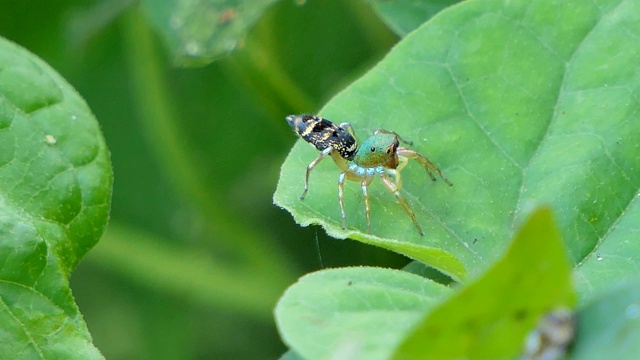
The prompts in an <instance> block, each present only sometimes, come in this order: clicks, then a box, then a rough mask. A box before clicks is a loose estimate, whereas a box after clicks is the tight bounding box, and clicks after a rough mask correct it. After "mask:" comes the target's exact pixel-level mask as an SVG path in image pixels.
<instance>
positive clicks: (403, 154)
mask: <svg viewBox="0 0 640 360" xmlns="http://www.w3.org/2000/svg"><path fill="white" fill-rule="evenodd" d="M397 154H398V157H400V158H405V159H407V160H411V159H414V160H416V161H417V162H418V163H419V164H420V165H422V167H424V168H425V170H427V174H429V177H430V178H431V180H433V181H436V177H435V176H434V175H433V173H436V174H438V175H439V176H440V178H442V180H444V182H445V183H446V184H447V185H449V186H453V184H452V183H451V181H449V180H447V178H446V177H444V175H443V174H442V171H440V169H438V167H437V166H435V165H434V164H433V163H432V162H431V161H429V159H428V158H427V157H426V156H424V155H422V154H420V153H419V152H417V151H413V150H411V149H405V148H403V147H399V148H398V150H397ZM401 163H402V161H401ZM402 167H404V165H403V166H402ZM400 169H401V167H400V168H399V169H398V170H400Z"/></svg>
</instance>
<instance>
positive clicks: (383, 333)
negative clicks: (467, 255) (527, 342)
mask: <svg viewBox="0 0 640 360" xmlns="http://www.w3.org/2000/svg"><path fill="white" fill-rule="evenodd" d="M533 252H535V253H536V256H531V254H532V253H533ZM570 270H571V267H570V264H569V262H568V259H567V257H566V252H565V250H564V247H563V245H562V241H561V239H560V236H559V233H558V231H557V229H556V228H555V226H554V224H553V222H552V219H551V213H550V212H549V211H548V210H541V211H538V212H536V213H535V214H534V215H533V216H532V218H531V219H530V220H529V221H528V222H527V223H526V224H525V225H524V227H523V228H522V229H521V230H520V231H519V233H518V235H516V237H515V239H514V240H513V243H512V246H511V248H510V249H509V251H508V252H507V254H506V255H505V257H504V258H503V259H501V260H500V261H498V262H497V263H496V264H495V266H493V267H492V268H491V269H490V270H489V271H488V272H487V273H486V274H484V275H483V276H482V277H481V278H479V279H477V280H476V281H475V282H474V283H472V284H469V285H467V286H465V287H463V288H460V289H457V291H455V292H454V293H453V294H452V293H451V291H449V289H448V288H446V287H443V286H442V285H438V284H436V283H434V282H432V281H430V280H429V279H425V278H422V277H419V276H415V275H412V274H407V273H402V272H398V271H395V270H389V269H376V268H343V269H332V270H324V271H320V272H317V273H313V274H310V275H307V276H305V277H303V278H301V279H300V280H299V282H298V283H296V284H294V285H292V286H291V287H290V288H289V290H287V292H285V294H284V295H283V297H282V299H281V300H280V302H279V303H278V306H277V307H276V320H277V322H278V326H279V329H280V331H281V333H282V336H283V338H284V340H285V342H287V344H289V345H290V346H291V347H292V349H294V350H295V352H296V353H297V354H300V355H302V357H304V358H308V359H316V358H332V357H335V358H349V359H387V358H390V357H391V355H392V354H393V356H394V357H396V358H401V359H414V358H428V359H449V358H451V359H458V358H486V359H493V358H504V357H506V356H515V355H517V354H518V353H519V352H520V350H521V348H522V344H523V342H524V336H525V334H526V332H527V331H528V330H529V329H531V328H532V326H533V325H534V324H535V323H536V321H537V319H538V318H539V317H540V316H541V315H542V314H544V313H545V312H546V311H548V310H549V309H553V308H556V307H561V306H571V305H573V302H574V298H575V296H574V293H573V289H572V286H571V279H570V275H571V272H570ZM445 298H448V299H447V300H446V301H445V302H442V299H445ZM425 314H426V317H425ZM422 318H424V319H422ZM421 319H422V320H421ZM493 339H499V341H493ZM396 348H398V350H397V351H396V352H395V354H394V353H393V351H394V349H396Z"/></svg>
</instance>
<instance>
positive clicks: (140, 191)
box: [0, 0, 407, 359]
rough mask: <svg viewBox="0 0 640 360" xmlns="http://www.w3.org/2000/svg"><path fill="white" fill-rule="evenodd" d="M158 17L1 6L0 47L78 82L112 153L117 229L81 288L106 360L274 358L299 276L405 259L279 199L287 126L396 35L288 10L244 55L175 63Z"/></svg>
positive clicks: (335, 11) (306, 6)
mask: <svg viewBox="0 0 640 360" xmlns="http://www.w3.org/2000/svg"><path fill="white" fill-rule="evenodd" d="M143 5H144V6H143ZM153 6H154V5H153V2H152V1H150V2H149V3H144V2H143V3H139V2H137V1H132V0H101V1H90V0H72V1H67V0H65V1H61V0H52V1H35V0H4V1H2V2H0V36H3V37H6V38H8V39H10V40H13V41H15V42H16V43H18V44H20V45H22V46H24V47H26V48H27V49H28V50H30V51H32V52H34V53H35V54H37V55H38V56H40V57H42V58H43V59H44V60H45V61H47V62H48V63H49V64H50V65H52V66H53V67H54V68H55V69H56V70H57V71H59V72H60V73H61V74H62V75H63V76H64V77H65V78H66V79H67V80H68V81H69V82H70V83H71V84H72V85H73V86H75V87H76V89H77V90H78V91H79V92H80V94H81V95H82V96H83V97H84V98H85V99H86V101H87V103H88V104H89V106H90V107H91V109H92V110H93V112H94V113H95V115H96V117H97V119H98V121H99V122H100V125H101V127H102V129H103V132H104V136H105V138H106V140H107V143H108V145H109V148H110V151H111V156H112V161H113V167H114V176H115V185H114V191H113V206H112V212H111V220H110V224H109V227H108V229H107V232H106V234H105V236H104V237H103V239H102V240H101V241H100V243H99V244H98V245H97V246H96V248H94V249H93V251H91V252H90V253H89V255H88V256H87V257H86V258H85V259H84V260H83V261H82V263H81V265H80V266H79V268H78V269H76V271H75V272H74V274H73V276H72V278H71V285H72V289H73V293H74V295H75V297H76V301H77V303H78V305H79V307H80V310H81V312H82V313H83V314H84V317H85V320H86V322H87V325H88V327H89V330H90V331H91V333H92V336H93V338H94V343H95V345H96V346H97V347H98V348H99V349H100V350H101V351H102V352H103V354H104V355H105V357H106V358H108V359H213V358H234V359H237V358H247V359H270V358H277V357H278V356H279V355H280V354H282V353H283V352H284V351H285V347H284V345H283V344H282V343H281V341H280V340H279V337H278V334H277V330H276V328H275V325H274V321H273V316H272V309H273V307H274V305H275V303H276V301H277V299H278V297H279V296H280V295H281V294H282V292H283V291H284V290H285V289H286V287H287V286H288V285H289V284H291V283H293V282H294V281H295V280H296V279H297V278H298V277H299V276H301V275H302V274H304V273H307V272H310V271H314V270H317V269H320V268H322V267H325V268H326V267H336V266H343V265H358V264H366V265H381V266H392V267H400V266H402V265H403V264H405V263H406V262H407V260H406V259H404V258H402V257H400V256H397V255H394V254H391V253H389V252H386V251H382V250H379V249H375V248H372V247H367V246H364V245H361V244H359V243H356V242H353V241H338V240H334V239H331V238H328V237H327V236H326V234H325V233H324V231H323V230H322V229H318V228H316V227H311V228H300V227H299V226H297V225H296V224H295V223H294V222H293V220H292V218H291V216H290V215H289V214H288V213H286V212H285V211H283V210H281V209H278V208H277V207H275V206H274V205H273V204H272V199H271V196H272V194H273V191H274V189H275V185H276V181H277V177H278V175H279V168H280V164H281V163H282V161H283V159H284V157H285V156H286V154H287V152H288V151H289V149H290V148H291V146H292V144H293V143H294V141H295V140H296V137H295V135H294V134H293V132H292V131H291V130H290V129H289V128H288V126H287V124H286V122H285V121H284V117H285V116H286V115H288V114H293V113H303V112H309V113H313V112H316V111H318V110H319V109H320V107H321V106H322V104H323V103H325V102H326V101H327V100H328V99H330V98H331V96H333V95H334V94H335V93H336V92H337V91H339V90H340V89H341V88H342V87H344V86H346V85H347V84H349V83H350V82H351V81H353V80H354V79H356V78H357V77H358V76H360V75H362V74H363V73H364V72H366V70H367V69H368V68H369V67H371V66H372V65H373V64H375V62H376V61H378V60H379V59H380V58H381V57H382V56H384V54H385V53H386V52H387V51H388V50H389V49H390V47H391V46H393V44H394V43H395V42H396V41H397V40H398V38H397V37H396V36H395V35H394V34H393V33H392V32H391V31H390V30H388V28H387V27H386V26H385V25H384V24H383V23H382V21H381V20H379V18H378V17H377V16H376V14H375V13H374V12H373V11H372V10H371V8H370V5H369V4H368V3H367V2H365V1H340V0H311V1H306V2H301V1H293V0H283V1H279V2H276V3H274V5H273V6H270V7H269V8H268V10H267V11H266V12H265V13H264V14H262V16H260V17H259V18H258V20H257V23H256V24H255V25H254V26H253V27H252V28H251V30H250V31H249V33H248V34H247V36H246V38H245V39H244V41H242V42H240V43H238V44H237V46H236V49H235V50H234V51H233V52H232V53H230V54H228V55H226V56H223V57H221V58H220V59H218V60H217V61H215V62H213V63H211V64H208V65H206V66H203V67H190V68H179V67H175V66H174V61H173V60H174V59H175V57H174V56H172V55H171V54H170V52H169V47H168V46H166V42H165V41H164V40H163V39H162V37H161V35H160V34H159V33H158V31H157V30H156V28H155V27H154V26H152V25H151V23H150V20H149V19H151V18H152V17H153V16H152V15H153V10H154V8H153ZM336 175H337V173H336ZM303 176H304V169H300V187H301V190H302V185H303ZM313 186H325V185H321V184H313V182H312V189H311V191H313ZM327 186H334V184H330V185H327ZM336 211H338V204H337V199H336Z"/></svg>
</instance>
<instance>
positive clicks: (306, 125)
mask: <svg viewBox="0 0 640 360" xmlns="http://www.w3.org/2000/svg"><path fill="white" fill-rule="evenodd" d="M287 122H288V123H289V126H291V128H292V129H293V131H295V132H296V133H297V134H298V135H299V136H300V137H302V138H303V139H304V140H305V141H307V142H308V143H310V144H311V145H313V146H315V147H316V149H318V150H320V155H319V156H318V157H317V158H316V159H315V160H313V161H312V162H311V163H310V164H309V165H308V166H307V173H306V177H305V181H304V192H303V193H302V195H301V196H300V199H301V200H303V199H304V198H305V196H306V195H307V192H308V190H309V174H310V173H311V170H313V168H314V167H316V165H318V164H319V163H320V161H322V159H324V158H325V157H327V156H331V158H332V159H333V161H334V162H335V163H336V165H337V166H338V168H340V170H341V171H342V172H341V173H340V175H339V176H338V200H339V201H340V211H341V213H342V228H343V229H345V228H346V227H347V216H346V214H345V210H344V183H345V180H351V181H359V182H360V186H361V189H362V195H363V196H364V208H365V215H366V217H367V230H368V232H369V233H370V232H371V214H370V210H371V207H370V204H369V184H371V182H372V181H373V179H374V178H375V176H376V175H378V176H380V179H382V183H383V184H384V185H385V187H386V188H387V189H388V190H389V191H390V192H391V193H392V194H393V195H394V196H395V197H396V200H398V202H399V203H400V205H402V207H403V208H404V210H405V211H406V212H407V214H409V217H411V220H412V221H413V223H414V224H415V226H416V228H417V229H418V232H419V233H420V235H424V233H423V232H422V228H421V227H420V224H418V220H417V219H416V215H415V214H414V213H413V210H411V207H409V203H407V201H406V200H405V199H404V197H402V195H401V194H400V189H401V188H402V179H401V177H400V171H401V170H402V169H403V168H404V167H405V166H406V165H407V162H408V161H409V160H411V159H415V160H416V161H417V162H418V163H419V164H420V165H422V166H423V167H424V168H425V170H427V174H429V177H431V180H433V181H435V180H436V177H435V176H434V175H433V173H434V172H435V173H437V174H438V175H439V176H440V177H441V178H442V180H444V182H445V183H447V185H449V186H452V184H451V182H449V180H447V179H446V178H445V177H444V175H442V172H441V171H440V169H438V167H436V166H435V165H434V164H433V163H432V162H431V161H429V159H427V158H426V157H425V156H424V155H422V154H420V153H418V152H416V151H413V150H410V149H406V148H403V147H401V146H399V145H400V142H403V143H405V144H408V145H411V144H412V143H411V142H410V141H406V140H404V139H402V138H401V137H400V136H399V135H398V134H396V133H395V132H393V131H388V130H383V129H378V130H376V131H375V132H374V133H373V136H371V137H369V138H367V139H366V140H364V141H363V142H362V143H361V144H360V145H358V141H357V139H356V134H355V131H354V130H353V128H352V127H351V125H350V124H349V123H341V124H338V125H336V124H334V123H333V122H331V121H329V120H327V119H323V118H321V117H317V116H313V115H289V116H287Z"/></svg>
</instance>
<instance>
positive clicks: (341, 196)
mask: <svg viewBox="0 0 640 360" xmlns="http://www.w3.org/2000/svg"><path fill="white" fill-rule="evenodd" d="M346 179H347V172H346V171H345V172H341V173H340V175H339V176H338V201H339V202H340V213H341V215H342V230H344V229H346V228H347V214H346V213H345V211H344V182H345V180H346Z"/></svg>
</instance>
